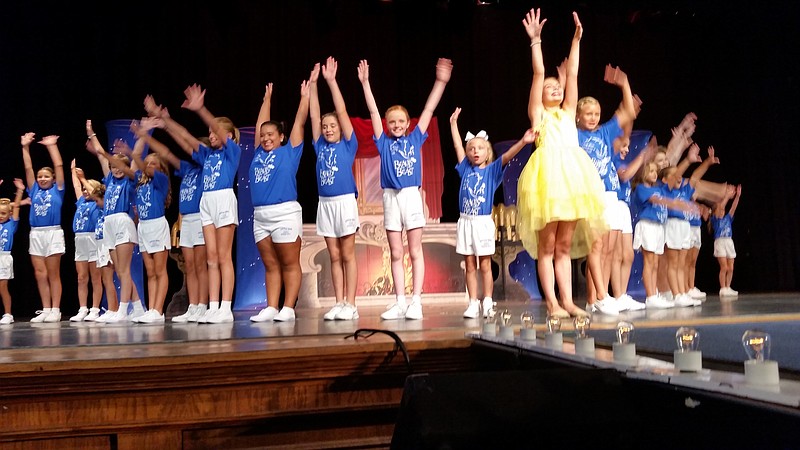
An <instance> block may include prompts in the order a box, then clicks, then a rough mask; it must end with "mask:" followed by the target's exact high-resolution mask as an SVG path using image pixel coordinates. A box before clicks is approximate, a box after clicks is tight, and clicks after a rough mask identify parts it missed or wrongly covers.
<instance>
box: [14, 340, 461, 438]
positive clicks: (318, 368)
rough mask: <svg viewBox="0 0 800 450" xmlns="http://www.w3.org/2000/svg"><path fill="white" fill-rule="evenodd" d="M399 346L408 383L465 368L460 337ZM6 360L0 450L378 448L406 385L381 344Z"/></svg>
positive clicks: (146, 349)
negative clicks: (424, 375) (413, 377)
mask: <svg viewBox="0 0 800 450" xmlns="http://www.w3.org/2000/svg"><path fill="white" fill-rule="evenodd" d="M402 339H403V340H402V342H403V345H404V346H405V349H406V352H407V355H408V359H409V361H410V363H411V365H412V367H413V370H414V372H415V373H441V372H457V371H465V370H473V369H475V366H476V358H475V357H473V355H472V350H471V345H472V342H471V340H469V339H467V338H465V335H464V331H463V330H452V331H420V332H405V333H403V336H402ZM7 352H11V354H8V353H6V356H8V357H10V359H13V358H14V352H19V355H18V356H19V358H20V359H21V360H24V361H21V362H18V363H15V362H10V363H5V364H2V365H0V379H1V380H2V388H0V424H2V426H0V450H5V449H15V450H16V449H34V448H35V449H65V448H82V449H112V450H113V449H118V450H134V449H135V450H142V449H206V448H209V449H211V448H214V449H219V448H234V449H235V448H333V447H341V446H345V447H354V446H355V447H358V448H387V447H388V445H389V443H390V441H391V435H392V432H393V426H394V421H395V419H396V416H397V413H398V411H399V406H400V400H401V398H402V395H403V387H404V383H405V378H406V376H407V375H408V374H409V367H408V365H407V364H406V360H405V357H404V355H403V352H402V351H400V350H399V349H398V348H397V346H396V344H395V341H394V340H393V339H392V338H391V337H390V336H388V335H385V334H375V335H373V336H371V337H369V338H359V339H357V340H356V339H352V338H351V339H345V338H344V336H342V335H328V336H295V337H286V338H281V339H280V340H279V341H277V342H276V340H275V339H274V338H273V339H247V340H227V341H207V342H183V343H165V344H157V345H153V344H150V345H126V346H124V355H122V352H121V349H120V346H118V345H117V346H92V347H90V348H86V347H83V348H82V347H72V348H58V349H53V348H33V349H31V348H26V349H16V350H9V351H7ZM71 352H82V355H81V359H75V358H74V357H75V356H76V355H74V354H70V353H71ZM56 355H58V356H56ZM315 440H316V444H315ZM295 443H297V444H295ZM300 443H302V444H300Z"/></svg>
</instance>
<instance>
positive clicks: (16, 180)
mask: <svg viewBox="0 0 800 450" xmlns="http://www.w3.org/2000/svg"><path fill="white" fill-rule="evenodd" d="M14 186H15V187H16V188H17V189H21V190H23V191H24V190H25V183H23V182H22V179H21V178H14Z"/></svg>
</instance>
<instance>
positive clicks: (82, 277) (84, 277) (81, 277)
mask: <svg viewBox="0 0 800 450" xmlns="http://www.w3.org/2000/svg"><path fill="white" fill-rule="evenodd" d="M78 284H80V285H84V284H89V274H86V273H79V274H78Z"/></svg>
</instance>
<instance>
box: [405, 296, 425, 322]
mask: <svg viewBox="0 0 800 450" xmlns="http://www.w3.org/2000/svg"><path fill="white" fill-rule="evenodd" d="M406 319H410V320H420V319H422V302H420V301H419V300H416V301H412V302H411V304H410V305H408V308H406Z"/></svg>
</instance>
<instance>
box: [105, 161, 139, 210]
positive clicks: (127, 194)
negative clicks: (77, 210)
mask: <svg viewBox="0 0 800 450" xmlns="http://www.w3.org/2000/svg"><path fill="white" fill-rule="evenodd" d="M103 183H104V184H105V185H106V194H105V195H104V196H103V213H104V214H105V215H107V216H110V215H111V214H116V213H126V214H128V215H131V216H132V215H133V196H134V192H135V189H136V183H134V181H133V180H132V179H130V178H128V177H125V176H123V177H122V178H116V177H114V175H113V174H112V173H111V172H108V175H106V177H105V178H104V179H103Z"/></svg>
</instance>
